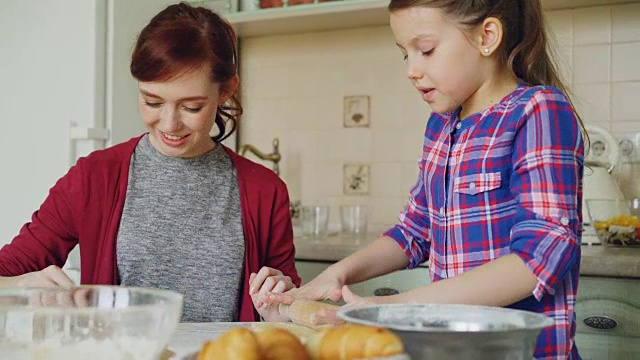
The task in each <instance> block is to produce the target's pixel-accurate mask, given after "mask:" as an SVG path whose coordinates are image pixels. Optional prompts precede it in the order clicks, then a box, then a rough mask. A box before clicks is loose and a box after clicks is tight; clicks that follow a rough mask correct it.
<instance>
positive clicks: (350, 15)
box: [226, 0, 638, 37]
mask: <svg viewBox="0 0 640 360" xmlns="http://www.w3.org/2000/svg"><path fill="white" fill-rule="evenodd" d="M637 1H638V0H636V1H631V0H542V6H543V8H544V9H545V10H557V9H570V8H576V7H584V6H596V5H611V4H620V3H629V2H637ZM388 4H389V0H341V1H330V2H322V3H317V4H309V5H296V6H291V7H284V8H270V9H259V10H252V11H240V12H236V13H231V14H227V15H226V18H227V19H228V20H229V22H230V23H231V24H232V25H233V26H234V28H235V29H236V31H237V32H238V36H240V37H249V36H266V35H277V34H299V33H303V32H317V31H327V30H338V29H349V28H356V27H366V26H376V25H386V24H389V13H388V12H387V5H388Z"/></svg>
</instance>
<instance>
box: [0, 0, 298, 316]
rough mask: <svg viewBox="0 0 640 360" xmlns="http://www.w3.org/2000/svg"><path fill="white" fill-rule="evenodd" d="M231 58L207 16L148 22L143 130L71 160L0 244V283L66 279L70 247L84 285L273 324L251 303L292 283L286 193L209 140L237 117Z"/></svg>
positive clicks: (172, 12) (140, 71)
mask: <svg viewBox="0 0 640 360" xmlns="http://www.w3.org/2000/svg"><path fill="white" fill-rule="evenodd" d="M235 54H236V44H235V33H234V32H233V29H232V28H231V26H230V25H229V24H228V23H226V22H225V21H224V20H223V19H222V18H221V17H220V16H218V15H217V14H215V13H213V12H211V11H210V10H207V9H205V8H201V7H197V8H196V7H192V6H190V5H188V4H186V3H181V4H177V5H171V6H169V7H167V8H166V9H165V10H163V11H162V12H160V13H159V14H157V15H156V16H155V17H154V18H153V19H152V20H151V22H150V23H149V24H148V25H147V26H146V27H145V28H144V29H143V30H142V32H141V34H140V36H139V38H138V41H137V44H136V46H135V49H134V51H133V56H132V61H131V73H132V75H133V76H134V77H135V78H136V79H137V80H138V81H139V88H140V95H139V99H140V103H139V108H140V113H141V114H142V120H143V122H144V124H145V126H146V128H147V129H148V131H149V132H148V133H147V134H144V135H142V136H140V137H137V138H134V139H131V140H129V141H127V142H124V143H121V144H118V145H115V146H113V147H111V148H108V149H106V150H100V151H96V152H94V153H92V154H90V155H89V156H87V157H86V158H82V159H80V160H78V162H77V164H76V165H75V166H74V167H72V168H71V169H70V170H69V172H68V173H67V174H66V175H65V176H64V177H62V178H61V179H60V180H59V181H58V182H57V183H56V184H55V186H54V187H53V188H52V189H51V191H50V193H49V196H48V197H47V199H46V200H45V201H44V203H43V204H42V206H41V207H40V209H39V210H38V211H36V212H35V213H34V214H33V218H32V221H31V222H30V223H27V224H26V225H24V227H23V228H22V229H21V231H20V233H19V235H18V236H16V237H15V238H14V240H13V241H12V243H11V244H9V245H6V246H5V247H3V248H2V249H1V250H0V276H2V278H0V286H71V285H73V283H72V282H71V281H70V280H69V279H68V278H67V277H66V275H64V273H63V272H62V271H61V270H60V266H62V265H63V264H64V263H65V261H66V258H67V256H68V254H69V252H70V251H71V250H72V249H73V247H74V246H76V245H77V244H79V245H80V258H81V282H82V283H83V284H120V285H126V286H145V287H154V288H162V289H170V290H174V291H178V292H180V293H182V294H183V295H184V307H183V318H182V319H183V321H238V320H239V321H255V320H257V319H258V315H260V316H262V317H263V318H264V319H265V320H280V319H281V317H280V315H279V314H278V311H277V307H276V306H273V305H272V306H267V305H264V304H261V303H258V302H257V300H256V298H257V296H258V294H264V293H266V292H268V291H273V292H283V291H287V290H290V289H292V288H294V287H295V286H296V285H299V284H300V278H299V277H298V275H297V273H296V270H295V265H294V247H293V233H292V228H291V219H290V216H289V199H288V195H287V189H286V186H285V184H284V183H283V182H282V181H281V180H280V179H279V178H278V177H277V176H276V175H275V174H274V173H273V172H272V171H270V170H268V169H266V168H264V167H262V166H260V165H257V164H254V163H252V162H250V161H249V160H246V159H244V158H242V157H240V156H238V155H236V154H235V153H233V152H232V151H230V150H229V149H227V148H225V147H224V146H223V145H221V144H220V141H222V140H223V139H224V138H225V137H227V136H229V135H230V134H231V133H232V132H233V131H234V130H235V128H236V121H237V116H238V115H239V114H241V112H242V110H241V107H240V104H239V103H238V101H237V99H236V92H237V89H238V76H237V59H236V55H235ZM214 124H215V125H216V127H217V130H218V134H217V135H216V136H214V137H213V138H212V137H210V136H209V133H210V132H211V130H212V128H213V126H214ZM228 124H231V129H230V130H227V125H228ZM261 268H262V269H261ZM256 309H257V312H256Z"/></svg>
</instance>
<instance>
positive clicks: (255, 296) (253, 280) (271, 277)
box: [249, 266, 296, 321]
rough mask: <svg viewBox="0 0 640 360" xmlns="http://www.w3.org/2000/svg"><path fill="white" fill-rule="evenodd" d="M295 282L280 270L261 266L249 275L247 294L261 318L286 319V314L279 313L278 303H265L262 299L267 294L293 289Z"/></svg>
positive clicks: (271, 319) (270, 319) (268, 319)
mask: <svg viewBox="0 0 640 360" xmlns="http://www.w3.org/2000/svg"><path fill="white" fill-rule="evenodd" d="M295 287H296V286H295V284H294V283H293V281H291V278H290V277H288V276H285V275H284V274H283V273H282V272H281V271H280V270H276V269H273V268H270V267H266V266H263V267H262V269H260V271H258V273H257V274H256V273H251V276H250V277H249V294H250V295H251V300H252V301H253V306H255V308H256V310H258V313H259V314H260V316H262V318H263V319H264V320H266V321H288V320H289V319H288V318H287V317H286V316H283V315H280V312H279V311H278V305H279V304H274V303H267V302H265V301H264V299H265V298H266V297H267V295H268V294H271V293H272V294H281V293H283V292H285V291H289V290H291V289H295Z"/></svg>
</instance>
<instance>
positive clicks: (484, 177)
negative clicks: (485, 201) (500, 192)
mask: <svg viewBox="0 0 640 360" xmlns="http://www.w3.org/2000/svg"><path fill="white" fill-rule="evenodd" d="M500 185H502V176H501V174H500V173H499V172H494V173H482V174H471V175H465V176H460V177H457V178H455V179H454V180H453V191H454V192H456V193H460V194H467V195H477V194H479V193H482V192H485V191H490V190H494V189H497V188H499V187H500Z"/></svg>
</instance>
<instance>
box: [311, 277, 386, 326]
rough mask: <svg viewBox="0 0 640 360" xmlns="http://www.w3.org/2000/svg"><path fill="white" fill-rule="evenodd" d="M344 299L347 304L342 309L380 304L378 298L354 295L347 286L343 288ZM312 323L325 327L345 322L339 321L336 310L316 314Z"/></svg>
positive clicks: (312, 318)
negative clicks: (325, 325)
mask: <svg viewBox="0 0 640 360" xmlns="http://www.w3.org/2000/svg"><path fill="white" fill-rule="evenodd" d="M342 299H343V300H344V302H345V303H346V305H344V306H343V307H342V308H343V309H345V308H349V307H354V306H358V305H371V304H376V303H378V301H377V299H378V298H377V297H362V296H358V295H356V294H354V293H353V291H351V290H350V289H349V287H347V286H346V285H345V286H343V287H342ZM311 321H312V322H313V323H314V324H315V325H324V324H340V323H343V322H344V320H342V319H339V318H338V316H337V311H335V310H322V311H320V312H318V313H316V314H313V315H312V316H311Z"/></svg>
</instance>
